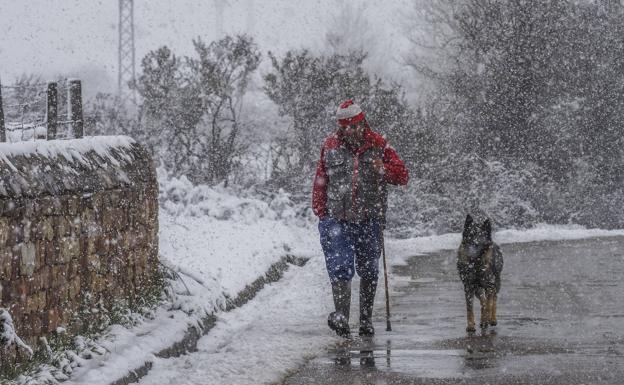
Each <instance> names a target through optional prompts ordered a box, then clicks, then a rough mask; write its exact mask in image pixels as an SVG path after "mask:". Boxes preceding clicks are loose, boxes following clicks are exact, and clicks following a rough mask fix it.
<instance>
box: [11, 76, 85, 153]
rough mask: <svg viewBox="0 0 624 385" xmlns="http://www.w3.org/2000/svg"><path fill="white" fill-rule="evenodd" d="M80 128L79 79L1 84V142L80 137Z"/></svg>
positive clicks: (80, 96)
mask: <svg viewBox="0 0 624 385" xmlns="http://www.w3.org/2000/svg"><path fill="white" fill-rule="evenodd" d="M61 117H66V119H61ZM83 130H84V119H83V111H82V85H81V82H80V80H77V79H62V80H59V81H55V82H48V83H43V82H33V81H32V79H19V80H18V81H16V83H15V84H12V85H7V86H5V85H2V84H0V142H11V143H14V142H21V141H26V140H38V139H39V140H52V139H70V138H81V137H82V135H83Z"/></svg>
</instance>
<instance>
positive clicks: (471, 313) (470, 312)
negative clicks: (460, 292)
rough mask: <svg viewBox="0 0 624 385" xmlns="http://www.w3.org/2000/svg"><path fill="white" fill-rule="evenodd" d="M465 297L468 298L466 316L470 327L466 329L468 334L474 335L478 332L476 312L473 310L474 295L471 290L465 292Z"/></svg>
mask: <svg viewBox="0 0 624 385" xmlns="http://www.w3.org/2000/svg"><path fill="white" fill-rule="evenodd" d="M464 295H465V296H466V316H467V318H468V326H467V327H466V332H468V333H474V332H475V331H476V329H475V317H474V310H473V308H472V299H473V298H474V293H473V292H472V291H470V290H464Z"/></svg>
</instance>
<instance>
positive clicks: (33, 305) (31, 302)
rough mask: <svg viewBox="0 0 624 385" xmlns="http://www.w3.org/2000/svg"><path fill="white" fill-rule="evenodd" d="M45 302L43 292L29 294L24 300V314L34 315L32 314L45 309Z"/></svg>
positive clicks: (44, 293)
mask: <svg viewBox="0 0 624 385" xmlns="http://www.w3.org/2000/svg"><path fill="white" fill-rule="evenodd" d="M46 301H47V297H46V292H45V291H38V292H35V293H32V294H30V295H29V296H28V297H27V298H26V305H25V308H26V312H27V313H34V312H38V311H40V310H43V309H45V308H46Z"/></svg>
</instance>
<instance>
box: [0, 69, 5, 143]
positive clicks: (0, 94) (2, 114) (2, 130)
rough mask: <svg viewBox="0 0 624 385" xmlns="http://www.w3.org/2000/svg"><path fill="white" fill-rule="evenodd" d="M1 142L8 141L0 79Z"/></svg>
mask: <svg viewBox="0 0 624 385" xmlns="http://www.w3.org/2000/svg"><path fill="white" fill-rule="evenodd" d="M0 142H6V129H5V127H4V110H3V109H2V82H1V81H0Z"/></svg>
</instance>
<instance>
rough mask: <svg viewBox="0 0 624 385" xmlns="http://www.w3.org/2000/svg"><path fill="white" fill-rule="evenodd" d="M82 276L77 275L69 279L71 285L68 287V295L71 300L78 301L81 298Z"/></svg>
mask: <svg viewBox="0 0 624 385" xmlns="http://www.w3.org/2000/svg"><path fill="white" fill-rule="evenodd" d="M80 284H81V282H80V276H79V275H77V276H75V277H74V278H72V279H71V280H70V281H69V287H68V291H69V292H68V296H69V300H70V301H72V302H74V303H77V302H78V300H79V298H78V295H79V294H80Z"/></svg>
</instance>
